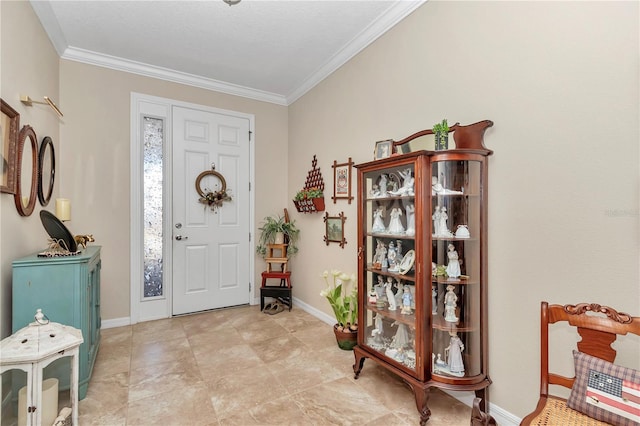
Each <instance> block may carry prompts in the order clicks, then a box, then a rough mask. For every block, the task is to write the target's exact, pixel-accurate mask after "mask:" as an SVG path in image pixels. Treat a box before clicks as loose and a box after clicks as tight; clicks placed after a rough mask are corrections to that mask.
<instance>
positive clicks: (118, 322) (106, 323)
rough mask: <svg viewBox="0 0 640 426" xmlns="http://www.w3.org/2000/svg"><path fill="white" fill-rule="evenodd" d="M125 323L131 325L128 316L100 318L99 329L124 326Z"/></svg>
mask: <svg viewBox="0 0 640 426" xmlns="http://www.w3.org/2000/svg"><path fill="white" fill-rule="evenodd" d="M126 325H131V318H130V317H123V318H114V319H110V320H102V324H101V326H100V329H101V330H105V329H107V328H116V327H124V326H126Z"/></svg>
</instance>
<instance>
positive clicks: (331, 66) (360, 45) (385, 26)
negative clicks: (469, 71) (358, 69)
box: [286, 0, 428, 105]
mask: <svg viewBox="0 0 640 426" xmlns="http://www.w3.org/2000/svg"><path fill="white" fill-rule="evenodd" d="M427 1H428V0H410V1H399V2H396V3H394V4H393V5H392V6H391V7H389V9H387V11H386V12H385V13H384V14H382V15H381V16H380V17H379V18H378V19H376V20H375V21H374V22H372V23H371V24H370V25H369V26H368V27H367V28H365V29H364V30H362V31H361V32H360V33H359V34H358V35H357V36H355V37H354V38H353V39H352V40H351V41H349V42H348V43H347V44H346V45H345V46H344V47H343V48H342V49H340V50H339V51H338V52H337V53H336V54H335V55H333V57H331V59H329V60H328V61H327V62H326V63H325V64H324V65H322V66H321V67H320V68H318V70H317V71H315V72H314V73H313V74H311V75H310V76H309V77H308V78H307V79H306V80H305V81H304V83H302V84H301V85H300V86H299V87H298V88H297V89H296V90H294V91H293V92H291V93H290V94H289V95H287V97H286V99H287V105H291V104H292V103H294V102H295V101H297V100H298V99H300V98H301V97H302V96H303V95H304V94H305V93H307V92H308V91H309V90H311V89H313V88H314V87H315V86H316V85H318V84H319V83H320V82H321V81H322V80H324V79H325V78H327V77H329V76H330V75H331V74H333V72H334V71H336V70H337V69H338V68H340V67H341V66H343V65H344V64H346V63H347V62H348V61H349V60H350V59H351V58H353V57H354V56H356V55H357V54H358V53H360V52H362V51H363V50H364V49H365V48H366V47H367V46H369V45H370V44H371V43H373V42H374V41H376V40H377V39H378V38H379V37H380V36H382V35H383V34H384V33H386V32H387V31H389V30H390V29H391V28H393V27H394V26H395V25H396V24H397V23H398V22H400V21H402V20H403V19H404V18H406V17H407V16H409V15H410V14H411V13H412V12H413V11H414V10H416V9H417V8H418V7H420V6H422V5H423V4H424V3H426V2H427Z"/></svg>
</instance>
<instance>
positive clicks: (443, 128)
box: [432, 118, 449, 151]
mask: <svg viewBox="0 0 640 426" xmlns="http://www.w3.org/2000/svg"><path fill="white" fill-rule="evenodd" d="M432 130H433V133H434V134H435V135H436V151H439V150H442V149H448V148H449V124H448V123H447V119H446V118H445V119H444V120H442V122H441V123H436V124H434V125H433V129H432Z"/></svg>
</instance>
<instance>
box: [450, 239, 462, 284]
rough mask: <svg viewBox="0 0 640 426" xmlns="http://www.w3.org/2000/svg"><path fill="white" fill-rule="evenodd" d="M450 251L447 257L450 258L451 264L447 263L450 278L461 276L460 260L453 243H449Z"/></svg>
mask: <svg viewBox="0 0 640 426" xmlns="http://www.w3.org/2000/svg"><path fill="white" fill-rule="evenodd" d="M448 248H449V251H448V252H447V257H448V258H449V264H448V265H447V275H448V276H449V277H450V278H458V277H459V276H460V260H458V259H459V257H458V252H457V251H456V247H455V246H454V245H453V244H449V246H448Z"/></svg>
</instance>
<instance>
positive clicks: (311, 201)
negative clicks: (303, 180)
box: [293, 187, 324, 213]
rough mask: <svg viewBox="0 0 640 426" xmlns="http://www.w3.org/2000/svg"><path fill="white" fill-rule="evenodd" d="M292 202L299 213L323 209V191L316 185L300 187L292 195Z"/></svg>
mask: <svg viewBox="0 0 640 426" xmlns="http://www.w3.org/2000/svg"><path fill="white" fill-rule="evenodd" d="M293 204H295V206H296V209H297V210H298V211H299V212H301V213H310V212H321V211H324V193H323V192H322V189H320V188H316V187H313V188H307V189H302V190H300V191H298V193H297V194H296V196H295V197H293Z"/></svg>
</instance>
